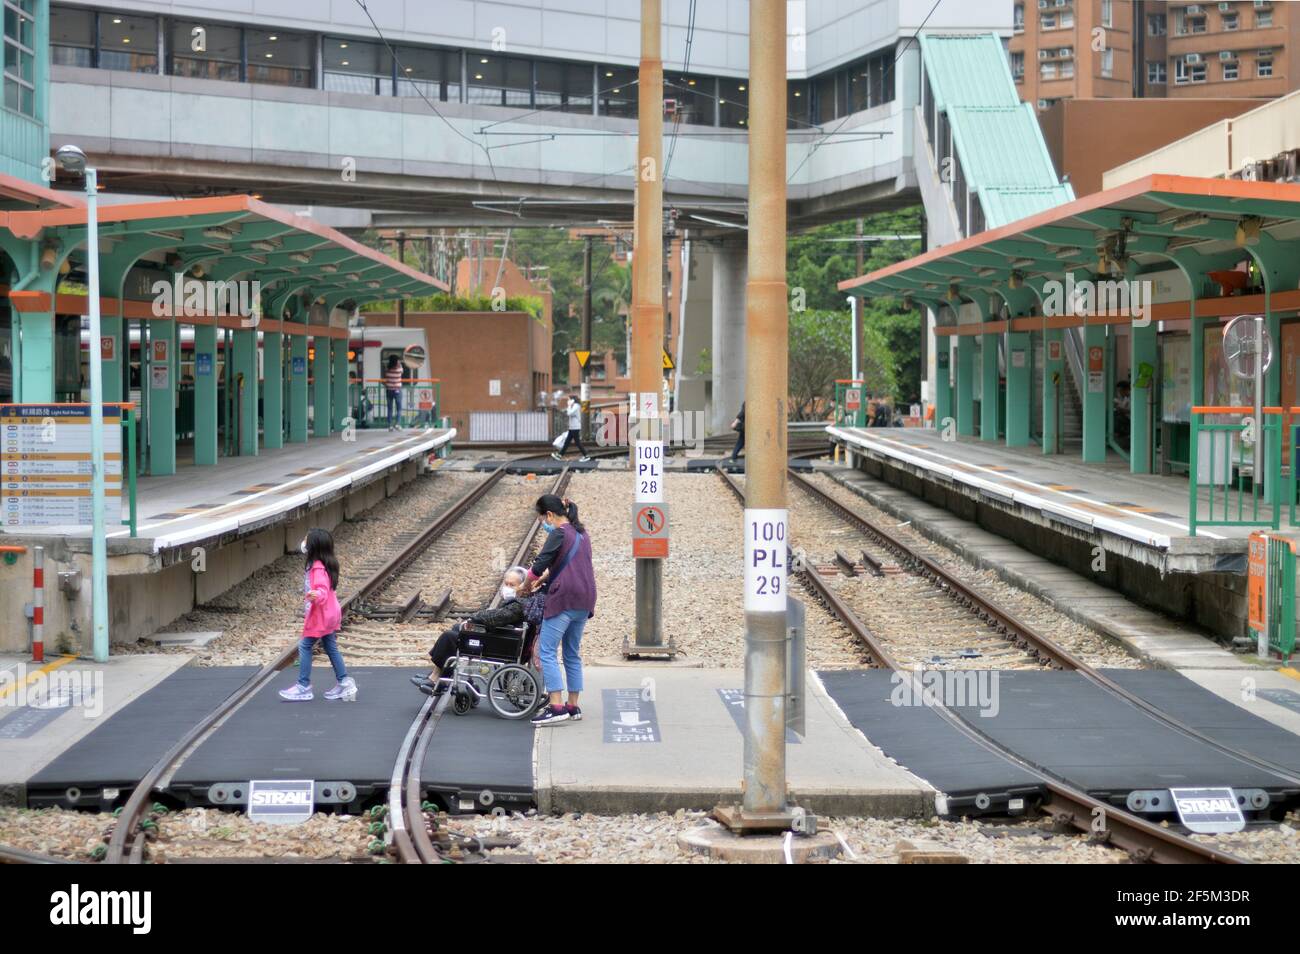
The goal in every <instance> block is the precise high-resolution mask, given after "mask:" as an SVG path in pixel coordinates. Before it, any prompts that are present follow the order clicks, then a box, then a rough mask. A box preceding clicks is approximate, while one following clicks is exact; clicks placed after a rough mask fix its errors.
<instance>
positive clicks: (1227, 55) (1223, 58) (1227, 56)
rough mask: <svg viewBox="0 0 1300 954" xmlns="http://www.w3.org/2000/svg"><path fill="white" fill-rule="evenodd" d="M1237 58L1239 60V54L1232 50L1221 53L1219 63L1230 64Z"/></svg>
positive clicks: (1221, 51)
mask: <svg viewBox="0 0 1300 954" xmlns="http://www.w3.org/2000/svg"><path fill="white" fill-rule="evenodd" d="M1236 58H1237V54H1236V53H1233V52H1232V51H1231V50H1220V51H1219V62H1221V63H1228V62H1231V61H1232V60H1235V59H1236Z"/></svg>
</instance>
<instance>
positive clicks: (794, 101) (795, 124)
mask: <svg viewBox="0 0 1300 954" xmlns="http://www.w3.org/2000/svg"><path fill="white" fill-rule="evenodd" d="M785 121H786V125H787V126H788V127H789V128H790V129H807V128H808V126H809V123H808V84H807V83H805V82H804V81H803V80H791V81H790V82H789V83H787V84H786V92H785Z"/></svg>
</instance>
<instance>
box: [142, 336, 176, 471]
mask: <svg viewBox="0 0 1300 954" xmlns="http://www.w3.org/2000/svg"><path fill="white" fill-rule="evenodd" d="M149 336H150V339H151V341H150V351H149V355H150V361H149V376H148V380H147V381H145V382H144V385H145V387H146V388H147V389H148V391H149V473H150V474H151V475H153V476H155V477H159V476H164V475H166V474H174V473H176V379H177V376H178V375H177V372H178V369H179V361H178V360H177V354H176V352H177V350H178V342H177V326H176V322H174V321H171V320H166V321H151V322H150V323H149Z"/></svg>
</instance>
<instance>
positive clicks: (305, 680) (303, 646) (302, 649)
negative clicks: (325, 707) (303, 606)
mask: <svg viewBox="0 0 1300 954" xmlns="http://www.w3.org/2000/svg"><path fill="white" fill-rule="evenodd" d="M317 643H320V645H321V649H323V650H325V655H326V656H328V657H329V658H330V665H331V666H333V667H334V677H335V678H336V679H338V681H339V682H342V681H343V680H344V679H346V678H347V676H348V669H347V667H346V666H344V665H343V654H342V653H341V652H339V634H338V633H329V634H327V635H325V636H318V637H312V636H304V637H303V638H302V639H300V640H298V685H300V686H302V687H303V688H304V689H310V688H311V654H312V652H313V651H314V650H315V649H316V644H317Z"/></svg>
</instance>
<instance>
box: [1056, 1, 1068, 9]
mask: <svg viewBox="0 0 1300 954" xmlns="http://www.w3.org/2000/svg"><path fill="white" fill-rule="evenodd" d="M1066 2H1067V0H1056V5H1057V6H1058V7H1063V6H1065V4H1066Z"/></svg>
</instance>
